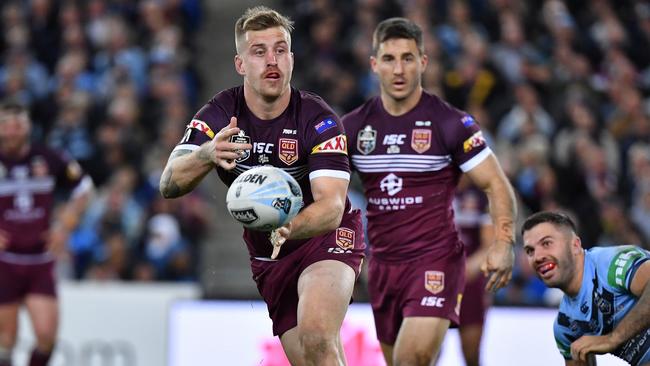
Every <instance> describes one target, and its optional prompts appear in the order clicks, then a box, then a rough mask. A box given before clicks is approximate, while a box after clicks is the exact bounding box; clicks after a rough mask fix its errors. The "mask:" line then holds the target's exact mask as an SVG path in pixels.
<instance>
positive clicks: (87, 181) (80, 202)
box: [53, 176, 95, 232]
mask: <svg viewBox="0 0 650 366" xmlns="http://www.w3.org/2000/svg"><path fill="white" fill-rule="evenodd" d="M94 193H95V186H94V184H93V181H92V179H91V178H90V177H89V176H84V177H83V178H82V179H81V181H80V182H79V184H78V185H77V187H76V188H75V189H74V190H73V192H72V194H71V195H70V198H69V199H68V201H67V202H66V203H65V204H64V205H63V206H62V207H61V208H60V210H58V213H57V215H56V217H55V220H54V223H53V227H60V228H62V229H64V230H66V231H67V232H70V231H72V230H74V229H75V228H76V227H77V226H78V225H79V220H80V219H81V215H82V214H83V213H84V211H86V207H88V203H89V202H90V199H91V197H92V196H93V195H94Z"/></svg>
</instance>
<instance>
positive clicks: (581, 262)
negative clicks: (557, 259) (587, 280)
mask: <svg viewBox="0 0 650 366" xmlns="http://www.w3.org/2000/svg"><path fill="white" fill-rule="evenodd" d="M584 273H585V255H584V251H583V253H582V254H581V255H579V256H578V257H577V258H576V272H575V273H574V274H573V278H572V279H571V281H570V282H569V284H568V285H567V286H566V288H564V289H562V291H564V293H565V294H567V295H569V296H571V297H575V296H576V295H578V293H580V288H581V287H582V278H583V277H584Z"/></svg>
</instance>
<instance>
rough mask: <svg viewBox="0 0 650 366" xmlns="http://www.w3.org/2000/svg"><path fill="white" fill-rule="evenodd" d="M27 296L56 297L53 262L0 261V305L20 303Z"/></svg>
mask: <svg viewBox="0 0 650 366" xmlns="http://www.w3.org/2000/svg"><path fill="white" fill-rule="evenodd" d="M28 294H41V295H48V296H52V297H56V283H55V280H54V261H47V262H44V263H30V264H18V263H13V262H8V261H4V260H1V259H0V304H8V303H15V302H20V301H22V300H23V299H24V298H25V296H26V295H28Z"/></svg>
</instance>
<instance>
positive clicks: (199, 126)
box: [187, 118, 214, 139]
mask: <svg viewBox="0 0 650 366" xmlns="http://www.w3.org/2000/svg"><path fill="white" fill-rule="evenodd" d="M187 128H193V129H196V130H199V131H201V132H203V133H205V134H206V135H208V137H209V138H211V139H212V138H214V132H213V131H212V129H211V128H210V126H208V124H207V123H205V122H203V121H201V120H200V119H196V118H195V119H193V120H191V121H190V123H188V124H187Z"/></svg>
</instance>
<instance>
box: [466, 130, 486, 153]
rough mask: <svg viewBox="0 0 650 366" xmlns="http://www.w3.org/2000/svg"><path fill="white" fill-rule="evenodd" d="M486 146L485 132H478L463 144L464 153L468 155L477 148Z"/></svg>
mask: <svg viewBox="0 0 650 366" xmlns="http://www.w3.org/2000/svg"><path fill="white" fill-rule="evenodd" d="M483 145H485V138H483V132H481V131H477V132H475V133H474V134H473V135H472V136H470V138H468V139H467V140H465V141H464V142H463V151H464V152H466V153H468V152H470V151H472V150H474V149H475V148H477V147H480V146H483Z"/></svg>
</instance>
